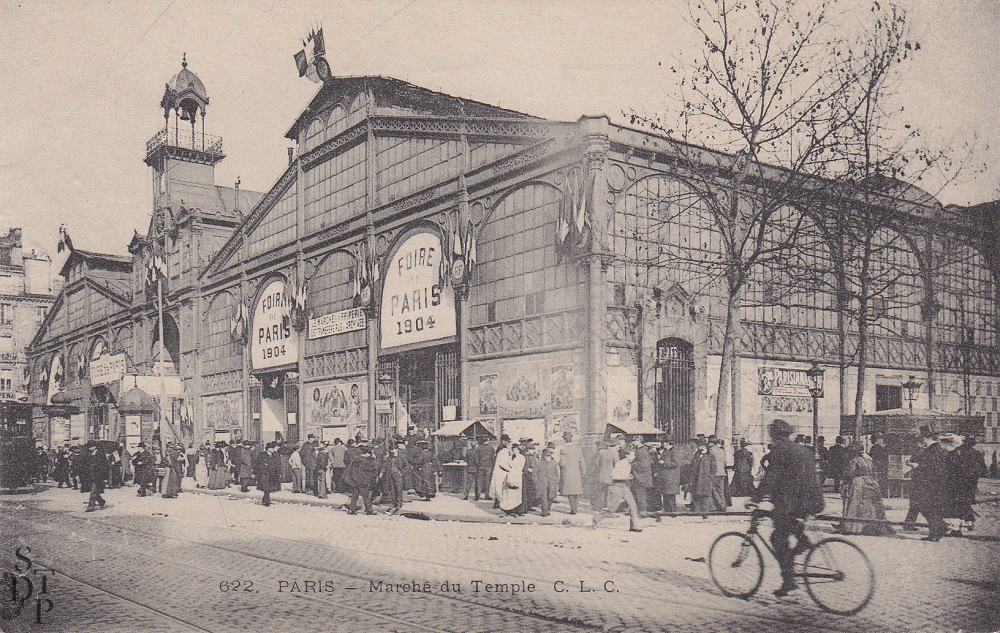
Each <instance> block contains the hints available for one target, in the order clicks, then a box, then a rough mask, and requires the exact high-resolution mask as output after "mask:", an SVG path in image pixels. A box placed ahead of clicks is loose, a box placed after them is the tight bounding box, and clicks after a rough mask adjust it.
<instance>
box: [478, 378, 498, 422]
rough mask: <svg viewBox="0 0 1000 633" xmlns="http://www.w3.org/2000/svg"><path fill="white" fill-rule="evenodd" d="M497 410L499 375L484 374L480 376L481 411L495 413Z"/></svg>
mask: <svg viewBox="0 0 1000 633" xmlns="http://www.w3.org/2000/svg"><path fill="white" fill-rule="evenodd" d="M496 412H497V375H496V374H484V375H482V376H480V377H479V413H480V415H495V414H496Z"/></svg>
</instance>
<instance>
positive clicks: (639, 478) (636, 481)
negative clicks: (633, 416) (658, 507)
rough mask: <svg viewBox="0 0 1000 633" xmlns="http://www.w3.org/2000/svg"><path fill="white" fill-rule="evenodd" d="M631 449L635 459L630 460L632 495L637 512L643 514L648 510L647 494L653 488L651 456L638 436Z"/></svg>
mask: <svg viewBox="0 0 1000 633" xmlns="http://www.w3.org/2000/svg"><path fill="white" fill-rule="evenodd" d="M632 450H633V451H634V452H635V461H633V462H632V481H631V487H632V496H634V497H635V505H636V507H637V508H638V509H639V514H645V513H646V512H647V511H648V510H649V494H650V491H651V490H652V488H653V457H652V456H651V455H650V453H649V448H648V447H647V446H645V445H644V444H643V443H642V438H640V437H637V438H636V439H635V441H633V442H632Z"/></svg>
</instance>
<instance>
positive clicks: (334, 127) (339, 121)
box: [326, 105, 347, 138]
mask: <svg viewBox="0 0 1000 633" xmlns="http://www.w3.org/2000/svg"><path fill="white" fill-rule="evenodd" d="M346 129H347V110H345V109H344V106H340V105H338V106H335V107H334V108H333V110H332V111H331V112H330V116H329V118H327V120H326V137H327V138H333V137H334V136H336V135H338V134H340V133H341V132H343V131H344V130H346Z"/></svg>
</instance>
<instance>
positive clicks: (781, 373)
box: [757, 367, 822, 398]
mask: <svg viewBox="0 0 1000 633" xmlns="http://www.w3.org/2000/svg"><path fill="white" fill-rule="evenodd" d="M757 393H758V395H761V396H799V397H807V398H811V397H812V396H811V394H810V393H809V377H808V376H806V370H805V369H785V368H781V367H761V368H760V369H759V370H758V373H757ZM820 397H822V395H820Z"/></svg>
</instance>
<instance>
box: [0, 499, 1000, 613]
mask: <svg viewBox="0 0 1000 633" xmlns="http://www.w3.org/2000/svg"><path fill="white" fill-rule="evenodd" d="M994 484H995V482H994V483H993V484H989V483H988V485H987V488H988V490H986V492H987V494H989V493H992V494H993V497H994V498H995V496H996V486H995V485H994ZM991 486H992V487H991ZM106 498H107V499H108V502H109V507H108V508H107V509H105V510H102V511H99V512H94V513H84V512H83V510H84V506H85V501H86V498H85V497H84V496H83V495H81V494H80V493H78V492H73V491H69V490H57V489H50V490H47V491H45V492H42V493H38V494H36V495H32V496H24V497H3V498H2V499H0V527H2V530H0V551H2V552H3V555H2V556H0V566H2V567H3V569H5V570H13V569H14V567H13V566H14V565H15V564H21V566H22V568H23V561H19V560H18V559H16V558H15V557H14V555H13V553H14V552H15V551H16V550H17V548H19V547H23V546H28V547H30V548H31V553H30V556H31V557H32V558H33V560H34V564H36V565H39V564H42V565H48V566H51V567H53V568H54V569H55V570H56V571H57V573H56V575H55V577H54V578H51V579H50V580H49V581H48V592H49V596H50V599H51V600H52V602H53V609H52V611H51V612H50V613H45V614H43V624H41V625H37V624H34V623H33V616H34V611H33V609H34V608H35V607H34V603H26V604H27V606H26V607H25V612H24V613H22V614H21V615H20V616H18V617H17V618H15V619H13V620H10V621H6V622H3V623H0V628H2V629H3V630H4V631H8V630H10V631H36V630H37V631H96V632H104V631H135V632H139V631H143V632H145V631H191V630H194V631H198V630H201V631H205V630H207V631H219V632H223V631H253V632H256V631H274V632H279V631H297V632H305V631H320V630H322V631H348V630H349V631H352V632H357V631H370V630H372V631H374V630H377V631H459V632H465V631H518V632H519V631H563V630H566V631H570V630H598V631H666V630H669V631H788V630H802V631H806V630H833V631H858V632H861V631H915V630H928V631H958V630H964V631H988V630H997V629H1000V612H998V604H997V600H998V595H1000V585H998V581H997V578H998V577H1000V542H998V540H997V539H996V538H995V537H996V536H997V534H996V533H995V532H994V533H987V534H985V535H984V536H985V537H986V538H963V539H945V540H944V541H942V542H940V543H928V542H922V541H920V540H918V539H917V538H916V537H911V536H909V535H907V536H906V537H899V538H874V537H854V538H852V539H851V540H853V541H854V542H855V543H857V544H858V545H859V546H860V547H861V548H862V549H863V550H864V551H865V552H866V553H867V554H868V556H869V557H870V558H871V561H872V563H873V565H874V566H875V569H876V574H877V585H876V592H875V597H874V599H873V600H872V602H871V604H870V605H869V606H868V607H867V608H866V609H865V610H864V611H862V612H861V613H859V614H858V615H855V616H851V617H842V616H835V615H832V614H828V613H825V612H822V611H820V610H819V609H818V607H816V605H815V604H814V603H813V602H812V601H811V600H810V599H809V597H808V596H807V595H806V594H805V592H804V591H799V592H796V593H793V594H792V595H790V596H788V597H786V598H783V599H778V598H775V597H774V596H772V595H771V591H772V590H773V589H774V588H775V587H776V586H777V584H778V579H777V574H776V565H775V564H774V562H773V560H767V561H766V563H767V564H768V574H767V576H766V577H765V581H764V585H763V586H762V587H761V589H760V591H758V593H757V595H756V596H754V597H753V598H751V599H749V600H739V599H734V598H726V597H724V596H723V595H721V593H719V591H718V590H717V589H716V588H715V586H714V585H713V584H712V581H711V579H710V576H709V573H708V569H707V566H706V564H705V563H704V561H703V559H704V557H705V556H706V554H707V551H708V547H709V545H710V544H711V542H712V540H713V539H714V538H715V537H716V536H717V535H719V534H721V533H722V532H725V531H729V530H732V529H742V528H744V527H745V526H746V519H745V517H713V518H710V519H697V518H678V519H663V520H662V521H661V522H658V523H657V522H654V521H653V520H652V519H646V520H644V522H643V527H644V528H645V529H644V531H643V532H642V533H630V532H628V531H627V521H626V520H625V519H623V518H619V519H612V520H609V521H607V523H603V524H602V525H601V527H599V528H597V529H591V528H581V527H577V526H563V525H507V524H497V523H466V522H442V521H419V520H414V519H408V518H404V517H396V516H389V515H379V516H371V517H369V516H363V515H359V516H349V515H347V514H346V513H344V512H343V511H341V510H334V509H331V508H326V507H312V506H304V505H291V504H281V505H275V506H272V507H270V508H263V507H261V506H260V505H257V504H255V503H253V502H252V501H251V500H248V499H233V498H226V497H220V496H210V495H199V494H182V495H181V496H180V497H179V498H177V499H163V498H160V497H147V498H143V499H139V498H136V496H135V490H134V489H131V488H124V489H118V490H111V491H109V492H108V494H107V495H106ZM978 509H979V511H980V513H982V514H984V517H983V519H982V520H981V521H980V526H983V525H985V526H988V527H989V529H991V530H993V529H995V527H996V526H997V525H998V522H997V520H996V517H997V516H1000V510H998V508H997V503H996V502H991V503H989V504H984V505H980V506H978ZM814 527H816V528H817V529H820V530H822V529H826V530H829V524H824V523H820V522H818V523H816V525H815V526H814ZM977 527H979V526H977ZM980 530H982V528H981V527H980ZM976 534H977V535H978V534H980V532H978V531H977V533H976ZM24 551H25V550H23V549H22V550H21V552H22V553H24ZM765 555H766V554H765ZM236 581H239V582H240V584H239V586H238V588H237V586H236V584H235V583H236ZM380 581H381V585H379V582H380ZM474 581H480V582H479V583H476V582H474ZM307 582H308V583H310V584H306V583H307ZM227 583H228V584H227ZM251 583H252V584H251ZM397 583H405V584H406V586H404V587H399V586H397ZM425 583H427V584H425ZM444 583H448V586H443V584H444ZM581 583H582V585H581ZM415 585H420V588H421V589H425V588H426V589H429V591H405V590H406V589H412V588H413V587H414V586H415ZM428 585H429V586H428ZM456 586H457V587H456ZM581 587H582V588H583V589H586V590H587V591H581V590H580V589H581ZM389 588H392V589H403V590H404V591H387V589H389ZM456 588H460V589H461V591H460V592H458V591H455V589H456ZM477 588H478V589H479V591H476V589H477ZM227 589H228V590H227ZM28 611H31V613H28Z"/></svg>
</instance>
